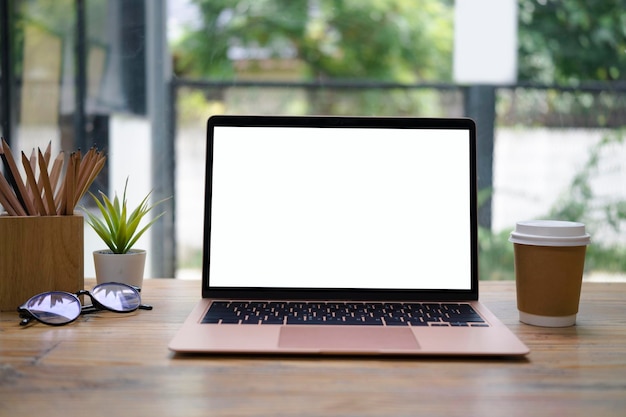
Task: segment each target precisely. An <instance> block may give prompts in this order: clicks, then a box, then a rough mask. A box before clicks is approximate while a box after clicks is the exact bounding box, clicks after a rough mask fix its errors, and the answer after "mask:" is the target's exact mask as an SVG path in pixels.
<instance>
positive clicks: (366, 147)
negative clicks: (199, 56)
mask: <svg viewBox="0 0 626 417" xmlns="http://www.w3.org/2000/svg"><path fill="white" fill-rule="evenodd" d="M208 139H209V146H208V147H207V148H208V163H207V199H206V203H207V207H206V209H207V210H206V211H207V218H206V219H205V221H206V222H207V226H208V227H205V230H206V235H205V248H206V249H205V250H206V253H205V271H204V274H205V279H208V285H209V286H210V287H211V288H256V289H263V288H268V289H269V288H281V289H324V290H326V289H350V290H354V289H364V290H415V291H423V290H426V291H429V290H460V291H465V290H471V289H472V278H473V276H472V274H474V273H475V270H474V265H473V263H472V257H473V256H475V251H474V249H473V246H474V245H475V244H474V243H473V241H474V237H473V236H474V233H475V230H473V227H474V226H473V223H474V221H475V210H474V205H475V195H474V193H475V189H474V188H473V187H474V186H475V185H474V183H475V178H474V177H475V166H474V163H473V162H472V161H473V160H474V157H475V155H474V141H475V138H474V132H473V122H471V121H470V120H466V119H400V118H386V119H385V118H326V117H319V118H317V117H303V118H298V117H295V118H292V117H245V116H241V117H235V116H231V117H228V116H220V117H214V118H212V119H210V121H209V130H208Z"/></svg>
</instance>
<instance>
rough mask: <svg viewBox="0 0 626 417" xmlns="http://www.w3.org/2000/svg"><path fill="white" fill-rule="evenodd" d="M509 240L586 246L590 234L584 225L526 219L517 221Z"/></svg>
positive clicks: (534, 243) (525, 243)
mask: <svg viewBox="0 0 626 417" xmlns="http://www.w3.org/2000/svg"><path fill="white" fill-rule="evenodd" d="M509 241H510V242H513V243H519V244H522V245H535V246H586V245H588V244H589V243H590V242H591V236H590V235H589V234H588V233H586V232H585V225H584V224H583V223H577V222H566V221H559V220H527V221H522V222H518V223H517V224H516V225H515V230H514V231H513V232H511V237H510V238H509Z"/></svg>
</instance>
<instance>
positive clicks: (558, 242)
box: [509, 220, 591, 327]
mask: <svg viewBox="0 0 626 417" xmlns="http://www.w3.org/2000/svg"><path fill="white" fill-rule="evenodd" d="M509 241H510V242H513V245H514V251H515V282H516V289H517V309H518V311H519V320H520V321H521V322H523V323H526V324H531V325H535V326H543V327H566V326H573V325H574V324H576V315H577V313H578V304H579V301H580V289H581V285H582V276H583V269H584V265H585V253H586V249H587V245H589V243H590V241H591V239H590V236H589V234H588V233H587V232H586V231H585V225H584V224H583V223H577V222H566V221H557V220H529V221H521V222H518V223H517V224H516V226H515V230H514V231H513V232H511V236H510V238H509Z"/></svg>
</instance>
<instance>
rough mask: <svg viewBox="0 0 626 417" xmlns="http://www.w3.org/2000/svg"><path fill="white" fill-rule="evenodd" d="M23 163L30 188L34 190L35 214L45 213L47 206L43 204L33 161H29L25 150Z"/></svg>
mask: <svg viewBox="0 0 626 417" xmlns="http://www.w3.org/2000/svg"><path fill="white" fill-rule="evenodd" d="M22 165H23V166H24V171H25V172H26V182H28V184H30V188H31V190H32V191H33V200H34V202H35V203H34V205H35V209H36V213H34V215H36V214H39V215H45V214H46V208H45V207H44V205H43V201H42V200H41V194H39V192H38V187H37V180H36V179H35V173H34V172H33V168H32V166H31V161H29V159H28V157H27V156H26V154H25V153H24V152H22Z"/></svg>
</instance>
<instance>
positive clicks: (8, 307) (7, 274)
mask: <svg viewBox="0 0 626 417" xmlns="http://www.w3.org/2000/svg"><path fill="white" fill-rule="evenodd" d="M83 235H84V220H83V217H82V216H20V217H16V216H0V311H15V309H16V308H17V307H18V306H19V305H21V304H22V303H23V302H25V301H26V300H28V299H29V298H30V297H32V296H33V295H35V294H39V293H42V292H46V291H52V290H61V291H70V292H76V291H78V290H79V289H81V288H82V287H83V283H84V278H83V275H84V255H83V246H84V236H83Z"/></svg>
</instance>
